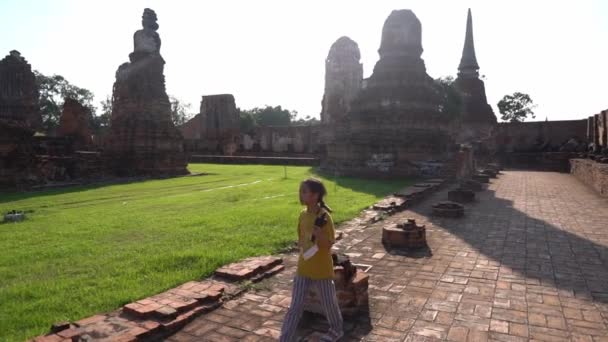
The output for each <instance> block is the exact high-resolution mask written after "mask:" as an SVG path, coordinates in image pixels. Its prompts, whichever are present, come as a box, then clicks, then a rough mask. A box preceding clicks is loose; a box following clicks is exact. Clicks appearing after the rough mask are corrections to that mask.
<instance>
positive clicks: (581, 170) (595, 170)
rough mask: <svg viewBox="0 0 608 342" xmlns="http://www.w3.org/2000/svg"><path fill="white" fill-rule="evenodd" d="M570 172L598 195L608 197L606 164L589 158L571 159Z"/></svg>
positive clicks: (607, 170)
mask: <svg viewBox="0 0 608 342" xmlns="http://www.w3.org/2000/svg"><path fill="white" fill-rule="evenodd" d="M570 173H571V174H572V175H574V177H576V178H577V179H579V180H580V181H581V182H583V183H585V184H587V185H588V186H590V187H591V188H593V189H594V190H595V191H597V192H598V193H599V194H600V195H602V196H604V197H608V164H600V163H597V162H595V161H593V160H589V159H572V160H570Z"/></svg>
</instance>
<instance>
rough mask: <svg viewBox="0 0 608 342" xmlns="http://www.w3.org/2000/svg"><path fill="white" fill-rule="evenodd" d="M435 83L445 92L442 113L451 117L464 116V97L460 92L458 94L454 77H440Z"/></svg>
mask: <svg viewBox="0 0 608 342" xmlns="http://www.w3.org/2000/svg"><path fill="white" fill-rule="evenodd" d="M435 82H436V83H437V84H438V85H439V87H440V88H441V89H442V90H443V94H444V106H442V108H441V112H442V113H445V114H446V115H449V116H450V117H459V116H460V115H462V95H460V92H458V89H456V87H455V85H454V77H452V76H445V77H440V78H438V79H436V80H435Z"/></svg>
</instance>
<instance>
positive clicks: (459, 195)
mask: <svg viewBox="0 0 608 342" xmlns="http://www.w3.org/2000/svg"><path fill="white" fill-rule="evenodd" d="M448 200H449V201H452V202H459V203H469V202H473V201H474V200H475V193H474V192H473V191H471V190H467V189H462V188H459V189H456V190H452V191H448Z"/></svg>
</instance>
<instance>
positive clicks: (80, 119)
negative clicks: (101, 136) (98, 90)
mask: <svg viewBox="0 0 608 342" xmlns="http://www.w3.org/2000/svg"><path fill="white" fill-rule="evenodd" d="M90 116H91V113H90V111H89V110H88V109H87V108H86V107H85V106H83V105H82V104H81V103H80V102H78V101H77V100H75V99H72V98H69V97H68V98H66V99H65V100H64V102H63V111H62V113H61V118H60V120H59V129H58V132H57V133H58V135H59V136H60V137H66V138H68V139H70V144H71V145H72V148H73V149H75V150H83V149H87V148H88V147H90V146H91V145H93V139H92V134H91V130H90V129H89V117H90Z"/></svg>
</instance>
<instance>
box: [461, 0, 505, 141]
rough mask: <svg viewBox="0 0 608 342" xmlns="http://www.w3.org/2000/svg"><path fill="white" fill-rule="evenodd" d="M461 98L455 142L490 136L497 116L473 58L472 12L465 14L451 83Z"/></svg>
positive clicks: (475, 60) (475, 59) (475, 58)
mask: <svg viewBox="0 0 608 342" xmlns="http://www.w3.org/2000/svg"><path fill="white" fill-rule="evenodd" d="M454 86H455V87H456V89H457V90H458V92H459V93H460V95H461V98H462V113H461V115H462V117H461V120H460V125H459V127H458V130H457V134H456V139H457V141H471V140H475V139H479V138H487V137H489V136H490V135H491V134H492V132H493V129H494V127H495V126H496V116H495V115H494V111H493V110H492V107H491V106H490V105H489V104H488V100H487V98H486V88H485V85H484V83H483V81H482V80H481V79H480V78H479V64H477V57H476V56H475V43H474V41H473V18H472V16H471V9H469V11H468V13H467V28H466V35H465V39H464V47H463V48H462V58H461V59H460V65H459V66H458V77H457V78H456V80H455V82H454Z"/></svg>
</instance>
